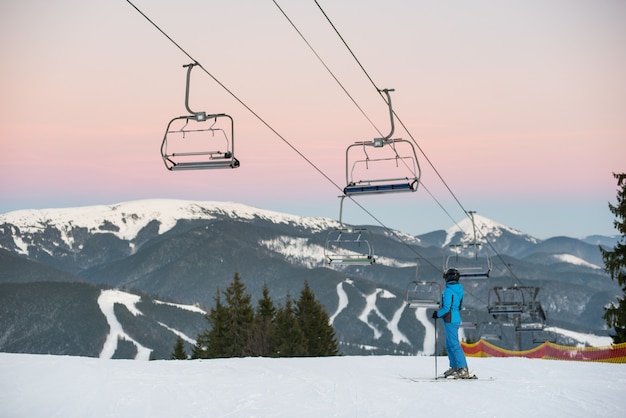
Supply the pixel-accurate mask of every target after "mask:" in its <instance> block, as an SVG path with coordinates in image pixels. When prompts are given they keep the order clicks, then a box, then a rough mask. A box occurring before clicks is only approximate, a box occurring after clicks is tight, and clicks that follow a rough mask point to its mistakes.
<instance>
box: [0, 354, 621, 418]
mask: <svg viewBox="0 0 626 418" xmlns="http://www.w3.org/2000/svg"><path fill="white" fill-rule="evenodd" d="M468 361H469V365H470V368H471V369H473V370H474V371H475V372H476V373H477V375H478V376H479V377H494V378H495V380H494V381H435V382H411V381H408V380H405V379H402V378H401V376H409V377H433V376H434V373H435V370H434V367H435V358H434V357H427V356H417V357H401V356H363V357H356V356H354V357H353V356H346V357H329V358H292V359H286V358H283V359H270V358H238V359H219V360H189V361H167V360H163V361H133V360H110V359H100V358H81V357H67V356H52V355H33V354H9V353H0V389H1V390H0V416H2V417H7V418H18V417H28V418H33V417H46V418H48V417H62V418H72V417H76V418H84V417H133V418H135V417H151V418H159V417H299V418H302V417H315V418H318V417H428V416H445V417H464V418H468V417H507V418H518V417H519V418H522V417H523V418H528V417H592V416H601V417H603V418H609V417H621V416H623V413H624V410H626V397H625V396H624V388H625V387H626V364H608V363H583V362H568V361H555V360H531V359H524V358H469V359H468ZM446 367H447V360H446V359H445V358H442V357H439V358H438V371H439V372H440V373H441V372H443V370H444V369H445V368H446Z"/></svg>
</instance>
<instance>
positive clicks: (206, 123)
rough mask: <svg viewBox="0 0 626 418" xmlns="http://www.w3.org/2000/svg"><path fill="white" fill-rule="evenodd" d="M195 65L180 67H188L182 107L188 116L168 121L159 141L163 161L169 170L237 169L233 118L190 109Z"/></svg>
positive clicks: (237, 161) (222, 114)
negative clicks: (190, 90)
mask: <svg viewBox="0 0 626 418" xmlns="http://www.w3.org/2000/svg"><path fill="white" fill-rule="evenodd" d="M196 65H198V64H197V63H191V64H187V65H184V66H183V67H187V82H186V90H185V107H186V108H187V111H188V112H189V115H184V116H177V117H175V118H173V119H172V120H171V121H170V122H169V123H168V124H167V128H166V129H165V135H164V136H163V142H162V143H161V157H162V158H163V163H164V164H165V167H166V168H167V169H168V170H171V171H180V170H203V169H219V168H237V167H239V160H237V159H236V158H235V149H234V148H235V144H234V122H233V118H232V117H231V116H229V115H227V114H225V113H216V114H207V113H206V112H194V111H193V110H191V109H190V108H189V82H190V78H191V70H192V69H193V67H194V66H196Z"/></svg>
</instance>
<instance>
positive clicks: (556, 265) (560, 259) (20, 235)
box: [0, 200, 619, 355]
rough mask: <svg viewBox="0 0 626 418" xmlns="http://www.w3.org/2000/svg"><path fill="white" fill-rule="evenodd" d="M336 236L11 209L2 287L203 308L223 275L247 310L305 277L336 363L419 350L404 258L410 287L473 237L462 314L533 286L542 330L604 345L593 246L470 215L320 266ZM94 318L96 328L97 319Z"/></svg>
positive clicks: (143, 206) (159, 205) (161, 207)
mask: <svg viewBox="0 0 626 418" xmlns="http://www.w3.org/2000/svg"><path fill="white" fill-rule="evenodd" d="M338 227H339V223H338V222H337V221H336V220H333V219H328V218H311V217H300V216H294V215H289V214H283V213H278V212H273V211H267V210H263V209H258V208H253V207H250V206H246V205H242V204H237V203H232V202H192V201H183V200H142V201H134V202H126V203H120V204H116V205H102V206H88V207H78V208H67V209H46V210H20V211H15V212H9V213H6V214H1V215H0V266H1V268H0V285H1V284H2V283H6V284H9V283H22V284H23V285H24V286H27V285H28V288H27V291H26V290H24V289H17V288H15V287H12V288H11V289H10V290H11V292H14V293H13V296H15V295H16V293H15V292H22V293H20V295H21V297H24V293H26V294H28V295H38V294H40V293H38V292H36V291H35V289H34V288H33V285H32V283H34V282H49V281H55V282H66V283H67V282H78V283H80V282H82V283H83V284H82V285H80V286H83V287H84V286H109V287H113V288H124V289H133V291H134V292H140V293H141V294H150V295H152V297H153V298H154V299H159V300H164V301H175V302H179V303H183V304H187V305H195V306H200V307H202V308H203V309H205V310H207V309H208V308H210V306H212V304H213V300H214V296H215V294H216V291H217V289H218V288H219V289H224V288H225V287H226V286H227V285H228V283H229V282H230V281H231V280H232V277H233V275H234V273H235V272H237V273H239V274H240V276H241V277H242V279H243V281H244V283H245V284H246V287H247V290H248V291H249V293H250V294H251V295H252V296H253V300H255V298H258V297H260V295H261V290H262V287H263V285H264V284H267V285H268V287H269V289H270V290H272V291H273V294H272V297H273V299H274V300H275V301H276V302H277V303H281V302H282V301H283V300H284V298H285V296H286V293H287V292H289V293H290V294H291V295H296V294H298V293H299V291H300V290H301V288H302V283H303V281H304V280H307V281H308V282H309V283H310V285H311V288H312V290H313V291H314V292H315V294H316V296H317V297H318V298H319V300H320V301H321V302H322V303H323V304H324V305H325V307H326V309H327V311H328V312H329V314H330V315H332V316H333V325H334V326H335V329H336V332H337V336H338V339H339V340H340V343H341V344H342V347H343V349H344V350H345V352H346V353H354V352H365V351H368V350H369V351H368V352H376V353H398V352H403V353H415V352H419V351H423V350H424V340H425V339H426V338H427V336H428V333H429V332H430V331H429V328H428V326H427V325H425V323H424V321H421V320H420V316H419V315H422V314H424V315H425V313H418V312H416V311H415V310H414V309H408V308H407V307H406V304H405V292H406V289H407V286H408V285H409V284H410V282H411V281H413V280H415V278H416V274H417V268H416V259H419V278H420V280H440V277H441V270H442V268H443V260H444V258H445V256H446V254H447V253H448V251H449V249H448V247H449V246H450V245H451V244H455V243H462V242H467V241H468V240H469V241H471V240H472V239H474V227H476V231H477V234H476V236H477V237H480V239H481V240H484V242H487V243H488V244H486V246H488V247H489V248H490V249H491V250H492V251H493V252H494V255H493V265H494V268H493V270H492V275H491V278H490V279H489V280H483V281H478V280H475V281H469V282H467V285H466V291H467V294H468V297H467V298H466V301H465V306H466V308H467V309H468V310H470V311H468V315H471V316H472V317H477V318H480V319H479V320H480V321H485V320H487V319H488V318H487V317H488V315H487V313H486V309H485V308H486V305H487V303H488V294H489V289H490V287H492V286H496V285H506V286H512V285H533V286H540V287H541V292H540V299H541V302H542V303H543V304H544V306H545V308H546V311H547V315H548V318H549V319H550V321H551V323H552V325H559V326H562V327H564V328H569V329H570V330H578V331H580V330H594V332H596V333H599V334H604V335H606V332H607V331H606V329H604V328H603V327H604V322H603V320H602V319H601V316H602V306H604V305H605V304H606V303H608V302H609V301H611V300H614V298H615V296H616V295H617V294H619V287H618V286H617V285H616V284H615V283H613V282H612V281H611V280H610V278H608V276H607V275H606V274H605V273H604V272H603V270H602V269H601V268H599V266H601V265H602V262H601V257H600V256H599V251H598V247H597V245H592V244H589V243H586V242H584V241H580V240H575V239H571V238H564V237H556V238H553V239H549V240H545V241H540V240H537V239H535V238H533V237H531V236H528V235H526V234H523V233H522V232H520V231H516V230H514V229H512V228H508V227H507V226H505V225H502V224H499V223H497V222H495V221H492V220H490V219H487V218H484V217H482V216H478V215H474V224H472V222H471V220H470V219H469V218H468V219H467V220H464V221H462V222H460V223H459V224H458V225H454V226H453V227H451V228H449V229H448V230H445V231H433V232H432V233H429V234H424V235H421V236H419V237H413V236H410V235H408V234H405V233H402V232H401V231H389V230H385V229H382V228H380V227H370V226H365V228H366V229H367V231H368V233H369V236H370V240H371V241H372V243H373V244H374V245H373V248H375V258H376V264H374V265H372V266H347V267H342V266H339V267H336V266H329V265H328V264H327V263H326V257H325V250H326V248H327V244H328V243H327V240H328V237H329V236H330V234H331V233H332V232H333V231H336V229H337V228H338ZM360 227H361V228H363V226H360ZM511 266H513V267H511ZM511 269H513V270H512V271H513V272H514V273H513V274H511ZM76 286H79V285H78V284H77V285H76ZM60 289H63V286H61V287H60V288H57V290H54V291H53V290H50V292H51V293H54V292H63V290H60ZM80 289H81V290H80V292H79V293H81V292H86V293H88V294H90V295H91V296H89V297H88V298H87V300H89V303H88V305H89V308H88V309H89V310H90V312H92V311H93V310H94V309H95V310H96V311H99V310H98V309H97V308H98V305H97V298H94V297H93V292H91V291H86V290H85V289H84V288H82V287H81V288H80ZM18 299H19V298H18ZM58 300H59V301H66V300H67V299H66V298H64V297H63V296H59V297H58ZM33 303H36V302H33ZM59 303H61V302H59ZM64 303H65V302H64ZM12 306H14V308H15V309H20V308H19V306H17V305H15V304H12ZM150 309H153V308H150ZM157 310H158V309H157ZM94 315H95V314H94ZM98 315H101V314H98ZM129 315H130V314H129ZM155 315H156V314H155ZM160 315H161V314H160V313H159V314H158V315H156V316H155V317H154V321H155V324H156V325H153V326H154V327H156V329H160V328H162V327H161V326H160V325H158V322H159V321H160V322H163V320H162V318H161V317H160ZM127 316H128V315H127ZM159 318H161V319H159ZM64 320H65V319H64ZM127 320H129V321H131V320H133V319H132V318H131V317H130V316H128V318H127ZM95 321H96V322H97V323H98V324H104V322H102V321H103V318H101V319H95ZM140 322H141V321H140ZM426 322H428V321H426ZM163 323H166V322H163ZM99 326H100V325H97V326H94V329H96V328H98V327H99ZM137 326H138V325H137ZM198 331H200V330H198ZM159 332H161V331H160V330H159ZM189 332H190V333H191V334H193V330H190V331H189ZM468 332H469V331H468ZM5 337H6V338H5V345H4V347H6V340H7V338H9V339H10V338H15V337H16V336H15V335H12V336H5ZM2 338H3V337H2V336H0V350H2V347H3V345H2V341H3V339H2ZM99 338H104V336H101V337H99ZM472 338H475V336H474V337H472ZM102 342H103V341H102ZM102 342H101V343H102ZM96 345H97V344H96ZM164 350H165V348H163V349H162V351H164ZM91 353H92V354H90V355H93V351H91Z"/></svg>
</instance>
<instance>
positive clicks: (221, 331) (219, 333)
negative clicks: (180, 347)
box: [191, 289, 233, 359]
mask: <svg viewBox="0 0 626 418" xmlns="http://www.w3.org/2000/svg"><path fill="white" fill-rule="evenodd" d="M214 300H215V306H214V307H212V308H211V310H210V311H209V313H207V314H206V316H205V317H206V320H207V322H208V323H209V329H208V330H205V331H204V332H202V333H200V334H198V337H197V338H196V345H195V346H194V348H193V351H192V354H191V358H193V359H198V358H203V359H206V358H227V357H232V352H233V348H232V337H231V335H230V328H229V325H228V315H229V312H228V308H227V307H226V306H225V305H224V304H223V303H222V298H221V293H220V291H219V289H218V290H217V293H216V295H215V297H214Z"/></svg>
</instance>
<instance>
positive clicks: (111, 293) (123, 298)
mask: <svg viewBox="0 0 626 418" xmlns="http://www.w3.org/2000/svg"><path fill="white" fill-rule="evenodd" d="M139 299H140V297H139V296H137V295H131V294H130V293H126V292H122V291H119V290H103V291H102V292H101V293H100V297H98V306H100V310H101V311H102V313H103V314H104V316H105V317H106V319H107V323H108V324H109V328H110V329H109V335H107V338H106V341H105V342H104V346H103V347H102V351H101V352H100V358H106V359H110V358H113V355H114V354H115V350H117V340H118V338H121V339H124V340H127V341H130V342H132V343H133V344H135V346H136V347H137V356H136V357H135V360H149V359H150V353H151V352H152V350H150V349H149V348H146V347H144V346H143V345H141V344H139V343H138V342H137V341H135V340H134V339H132V338H131V337H130V336H129V335H128V334H126V333H125V332H124V329H123V328H122V324H120V323H119V321H118V320H117V317H116V316H115V310H114V306H115V304H116V303H119V304H122V305H124V306H126V308H127V309H128V310H129V311H130V313H132V314H133V315H135V316H137V315H141V312H140V311H139V310H138V309H137V307H136V306H135V304H136V303H137V302H139Z"/></svg>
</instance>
